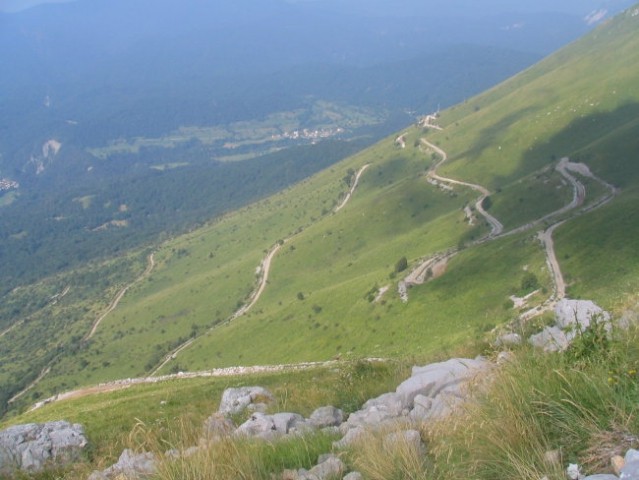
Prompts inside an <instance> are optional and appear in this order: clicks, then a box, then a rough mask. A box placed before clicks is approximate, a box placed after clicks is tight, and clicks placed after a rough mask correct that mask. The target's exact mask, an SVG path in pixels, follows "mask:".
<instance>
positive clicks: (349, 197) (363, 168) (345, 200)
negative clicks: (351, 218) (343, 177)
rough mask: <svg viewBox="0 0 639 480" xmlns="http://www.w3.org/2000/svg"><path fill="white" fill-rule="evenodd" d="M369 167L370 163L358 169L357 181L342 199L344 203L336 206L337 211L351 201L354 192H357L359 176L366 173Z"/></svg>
mask: <svg viewBox="0 0 639 480" xmlns="http://www.w3.org/2000/svg"><path fill="white" fill-rule="evenodd" d="M368 167H370V163H367V164H366V165H364V166H363V167H362V168H360V169H359V170H358V172H357V174H356V175H355V181H354V182H353V185H352V186H351V189H350V190H349V191H348V193H347V194H346V196H345V197H344V200H342V203H340V204H339V206H337V207H336V208H335V213H337V212H339V211H340V210H341V209H342V208H344V207H345V206H346V204H347V203H348V202H349V200H350V199H351V197H352V196H353V193H355V189H356V188H357V184H358V183H359V177H361V176H362V173H364V172H365V171H366V169H367V168H368Z"/></svg>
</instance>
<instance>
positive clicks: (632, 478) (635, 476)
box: [619, 449, 639, 480]
mask: <svg viewBox="0 0 639 480" xmlns="http://www.w3.org/2000/svg"><path fill="white" fill-rule="evenodd" d="M624 461H625V465H624V466H623V468H622V469H621V474H620V475H619V478H621V479H622V480H639V450H634V449H630V450H628V452H626V456H625V457H624Z"/></svg>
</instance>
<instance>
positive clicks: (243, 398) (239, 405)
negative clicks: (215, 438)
mask: <svg viewBox="0 0 639 480" xmlns="http://www.w3.org/2000/svg"><path fill="white" fill-rule="evenodd" d="M273 400H274V398H273V394H272V393H271V392H269V391H268V390H267V389H265V388H263V387H240V388H227V389H226V390H224V393H223V394H222V400H221V401H220V407H219V409H218V412H219V413H221V414H222V415H234V414H237V413H241V412H242V411H244V410H245V409H246V408H248V407H249V405H253V404H263V403H267V402H272V401H273ZM256 408H257V407H256Z"/></svg>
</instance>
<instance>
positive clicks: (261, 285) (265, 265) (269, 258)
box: [150, 163, 370, 376]
mask: <svg viewBox="0 0 639 480" xmlns="http://www.w3.org/2000/svg"><path fill="white" fill-rule="evenodd" d="M369 166H370V164H368V163H367V164H366V165H364V166H363V167H361V168H360V169H359V170H358V171H357V173H356V174H355V180H354V181H353V185H352V186H351V189H350V190H349V192H348V193H347V194H346V196H345V197H344V200H342V202H341V203H340V204H339V205H338V206H337V207H336V208H335V213H337V212H339V211H340V210H341V209H342V208H344V207H345V206H346V204H348V202H349V201H350V199H351V198H352V197H353V193H354V192H355V189H356V188H357V185H358V183H359V179H360V177H361V176H362V174H363V173H364V172H365V171H366V169H367V168H368V167H369ZM294 236H295V235H291V236H290V237H288V238H286V239H284V240H282V241H281V242H280V243H277V244H275V245H274V246H273V247H271V249H270V250H269V251H268V253H267V254H266V256H265V257H264V259H263V260H262V262H261V263H260V269H259V272H260V278H259V280H258V284H257V286H256V288H255V290H253V292H252V293H251V295H250V296H249V299H248V302H247V303H246V304H245V305H243V306H241V307H240V308H239V309H238V310H237V311H235V312H234V313H233V314H232V315H231V316H230V317H229V318H228V319H227V320H226V321H225V322H223V325H226V324H228V323H230V322H232V321H233V320H235V319H237V318H239V317H241V316H242V315H245V314H246V313H248V311H249V310H250V309H251V308H253V306H254V305H255V304H256V303H257V302H258V300H259V299H260V297H261V296H262V293H264V289H265V288H266V285H267V283H268V277H269V274H270V271H271V263H272V262H273V259H274V258H275V255H277V252H279V250H280V248H282V245H284V244H285V243H286V242H288V241H290V240H291V239H292V238H293V237H294ZM217 327H218V325H216V326H214V327H212V328H210V329H209V331H211V330H213V329H215V328H217ZM195 340H196V338H191V339H189V340H187V341H186V342H184V343H183V344H181V345H179V346H178V347H177V348H175V349H174V350H172V351H171V352H170V353H169V354H167V355H166V356H165V357H164V359H163V360H162V362H161V363H160V364H159V365H158V366H157V367H155V368H154V369H153V370H152V371H151V374H150V376H154V375H156V374H157V373H158V372H159V371H160V370H162V368H163V367H165V366H166V365H167V364H168V363H169V362H170V361H171V360H175V359H176V358H177V356H178V355H179V354H180V353H181V352H182V351H184V350H186V349H187V348H188V347H190V346H191V344H193V342H195Z"/></svg>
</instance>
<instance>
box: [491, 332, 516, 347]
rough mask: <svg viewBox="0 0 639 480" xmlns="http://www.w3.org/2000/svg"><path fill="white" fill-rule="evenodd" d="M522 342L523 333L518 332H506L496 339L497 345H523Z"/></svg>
mask: <svg viewBox="0 0 639 480" xmlns="http://www.w3.org/2000/svg"><path fill="white" fill-rule="evenodd" d="M521 343H522V339H521V335H519V334H518V333H506V334H504V335H501V336H500V337H498V338H497V340H495V346H497V347H514V346H517V345H521Z"/></svg>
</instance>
